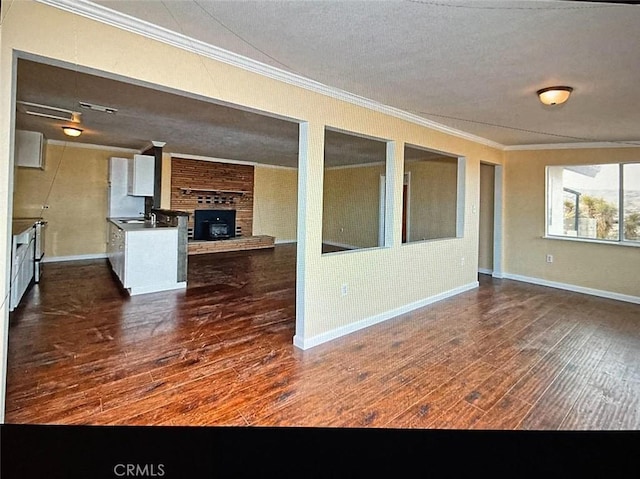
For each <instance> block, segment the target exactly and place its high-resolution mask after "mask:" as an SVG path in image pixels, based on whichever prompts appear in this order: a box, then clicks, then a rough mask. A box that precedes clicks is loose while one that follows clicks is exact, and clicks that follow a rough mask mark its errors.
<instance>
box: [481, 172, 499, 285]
mask: <svg viewBox="0 0 640 479" xmlns="http://www.w3.org/2000/svg"><path fill="white" fill-rule="evenodd" d="M478 210H479V212H478V223H479V224H478V273H480V274H490V275H492V276H494V277H502V166H500V165H493V164H489V163H480V206H479V208H478Z"/></svg>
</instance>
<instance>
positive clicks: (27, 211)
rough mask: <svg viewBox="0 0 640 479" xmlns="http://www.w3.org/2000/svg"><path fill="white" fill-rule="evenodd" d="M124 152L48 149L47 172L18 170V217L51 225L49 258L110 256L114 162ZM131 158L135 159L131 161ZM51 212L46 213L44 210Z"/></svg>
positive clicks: (15, 210) (69, 147) (15, 206)
mask: <svg viewBox="0 0 640 479" xmlns="http://www.w3.org/2000/svg"><path fill="white" fill-rule="evenodd" d="M112 156H123V153H122V151H109V150H107V149H104V150H103V149H95V148H82V147H76V146H75V145H73V144H72V143H66V144H64V145H60V144H55V145H51V144H48V145H47V147H46V161H45V169H44V171H43V170H40V169H36V168H16V176H15V186H14V196H13V214H14V216H16V217H24V216H26V217H40V216H42V218H43V219H45V220H46V221H47V223H48V224H47V229H46V242H45V246H46V249H45V257H49V258H52V257H61V256H79V255H90V254H101V253H105V252H106V238H107V230H106V221H105V218H106V216H107V188H108V183H107V181H108V169H109V158H110V157H112ZM126 156H130V155H128V154H127V155H126ZM45 204H46V205H48V206H49V208H47V209H43V205H45Z"/></svg>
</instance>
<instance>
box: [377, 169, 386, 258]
mask: <svg viewBox="0 0 640 479" xmlns="http://www.w3.org/2000/svg"><path fill="white" fill-rule="evenodd" d="M386 178H387V177H386V175H384V174H381V175H380V180H379V182H378V196H379V197H380V201H379V202H378V246H379V247H380V248H382V247H383V246H384V241H385V223H386V222H385V217H386V215H387V182H386Z"/></svg>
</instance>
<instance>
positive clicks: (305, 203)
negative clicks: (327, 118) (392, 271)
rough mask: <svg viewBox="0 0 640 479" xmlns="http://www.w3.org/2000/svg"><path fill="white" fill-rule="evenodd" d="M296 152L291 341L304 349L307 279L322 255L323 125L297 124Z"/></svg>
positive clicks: (308, 306)
mask: <svg viewBox="0 0 640 479" xmlns="http://www.w3.org/2000/svg"><path fill="white" fill-rule="evenodd" d="M299 135H300V137H299V153H298V155H299V156H298V232H297V261H296V333H295V336H294V337H293V344H294V345H296V346H297V347H299V348H301V349H305V320H306V318H307V317H308V315H307V312H308V311H310V309H311V308H312V306H313V305H311V304H309V303H308V301H307V300H306V298H307V296H308V295H307V294H306V293H307V291H308V288H310V287H312V284H310V282H309V281H308V278H309V277H310V275H311V272H312V270H313V268H314V266H317V265H319V262H320V260H321V257H322V195H323V183H324V125H322V124H317V123H301V124H300V127H299Z"/></svg>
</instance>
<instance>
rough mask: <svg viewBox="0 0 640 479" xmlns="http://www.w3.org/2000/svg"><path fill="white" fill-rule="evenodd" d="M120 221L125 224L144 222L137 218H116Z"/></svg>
mask: <svg viewBox="0 0 640 479" xmlns="http://www.w3.org/2000/svg"><path fill="white" fill-rule="evenodd" d="M118 221H119V222H120V223H126V224H143V223H144V222H145V220H138V219H133V220H118Z"/></svg>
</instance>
